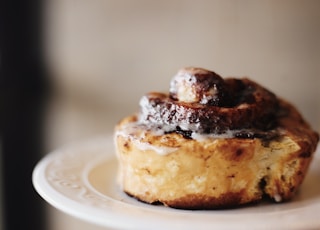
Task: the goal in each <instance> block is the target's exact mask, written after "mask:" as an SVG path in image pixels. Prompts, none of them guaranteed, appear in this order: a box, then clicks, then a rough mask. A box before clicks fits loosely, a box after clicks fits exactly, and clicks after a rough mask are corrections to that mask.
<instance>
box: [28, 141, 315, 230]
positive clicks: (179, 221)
mask: <svg viewBox="0 0 320 230" xmlns="http://www.w3.org/2000/svg"><path fill="white" fill-rule="evenodd" d="M319 165H320V154H319V151H317V153H316V157H315V159H314V161H313V163H312V165H311V168H310V170H309V173H308V175H307V177H306V179H305V181H304V183H303V185H302V187H301V188H300V191H299V193H298V194H297V196H296V197H295V199H294V200H292V201H290V202H287V203H281V204H274V203H267V202H265V203H261V204H259V205H250V206H246V207H242V208H239V209H230V210H213V211H187V210H176V209H172V208H168V207H164V206H161V205H158V206H155V205H148V204H144V203H142V202H139V201H136V200H135V199H133V198H131V197H128V196H127V195H125V194H124V193H123V192H122V191H121V190H120V189H119V187H118V186H117V183H116V178H117V159H116V156H115V154H114V148H113V140H112V138H111V137H105V138H99V139H96V140H93V141H89V142H86V143H81V144H74V145H72V146H69V147H64V148H61V149H59V150H56V151H54V152H52V153H50V154H48V155H47V156H46V157H45V158H44V159H42V160H41V161H40V162H39V163H38V165H37V166H36V168H35V170H34V172H33V183H34V186H35V188H36V190H37V192H38V193H39V194H40V195H41V196H42V197H43V198H44V199H45V200H46V201H47V202H49V203H50V204H51V205H53V206H54V207H56V208H58V209H60V210H61V211H64V212H66V213H68V214H70V215H72V216H75V217H77V218H80V219H82V220H86V221H89V222H92V223H95V224H98V225H102V226H106V227H114V228H119V229H159V230H160V229H161V230H163V229H184V230H186V229H320V167H319Z"/></svg>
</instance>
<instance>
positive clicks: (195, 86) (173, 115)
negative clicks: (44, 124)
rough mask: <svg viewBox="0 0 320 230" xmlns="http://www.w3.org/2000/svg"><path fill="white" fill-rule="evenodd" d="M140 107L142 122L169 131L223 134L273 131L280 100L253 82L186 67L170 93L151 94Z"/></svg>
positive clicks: (172, 84)
mask: <svg viewBox="0 0 320 230" xmlns="http://www.w3.org/2000/svg"><path fill="white" fill-rule="evenodd" d="M140 106H141V112H140V122H142V123H149V124H154V125H157V126H164V127H165V126H166V127H171V130H170V129H169V131H172V130H175V131H177V132H189V131H191V132H192V131H194V132H198V133H206V134H209V133H217V134H219V133H222V132H224V131H226V130H239V129H252V130H262V131H265V130H269V129H270V128H272V126H273V125H274V124H273V122H274V120H275V119H274V118H275V114H276V111H277V108H278V100H277V98H276V96H275V95H274V94H273V93H272V92H270V91H268V90H267V89H265V88H263V87H262V86H260V85H258V84H257V83H255V82H253V81H251V80H249V79H246V78H244V79H235V78H228V79H225V80H224V79H223V78H221V77H220V76H219V75H217V74H216V73H214V72H212V71H208V70H205V69H200V68H186V69H183V70H180V71H179V72H178V74H177V75H176V76H175V77H174V78H173V79H172V81H171V85H170V93H169V94H164V93H148V94H147V95H145V96H144V97H143V98H142V99H141V101H140ZM239 135H240V134H239ZM239 137H241V136H239Z"/></svg>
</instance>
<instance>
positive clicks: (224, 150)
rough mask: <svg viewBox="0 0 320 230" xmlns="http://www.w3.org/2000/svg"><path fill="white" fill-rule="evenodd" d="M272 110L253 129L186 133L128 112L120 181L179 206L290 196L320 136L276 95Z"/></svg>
mask: <svg viewBox="0 0 320 230" xmlns="http://www.w3.org/2000/svg"><path fill="white" fill-rule="evenodd" d="M192 106H194V105H192ZM155 108H158V107H156V106H155ZM277 111H278V112H277V114H276V116H275V117H274V118H273V122H274V124H276V126H274V127H273V128H272V129H268V130H263V131H261V130H260V131H257V130H254V131H253V132H254V134H251V133H250V131H248V130H246V129H242V130H241V129H240V130H239V129H237V130H230V132H231V134H230V133H229V134H228V133H226V132H225V133H200V134H199V133H196V132H191V134H190V132H188V135H186V133H185V131H183V132H179V130H180V129H179V130H175V131H170V130H169V131H168V130H167V131H166V130H164V127H163V126H159V124H157V123H156V122H152V123H146V122H141V117H140V115H141V113H140V114H134V115H131V116H128V117H126V118H124V119H123V120H122V121H120V122H119V123H118V125H117V126H116V128H115V144H116V150H117V151H116V152H117V156H118V159H119V162H120V169H119V184H120V185H121V187H122V189H123V191H124V192H126V193H127V194H129V195H130V196H133V197H135V198H137V199H138V200H141V201H144V202H146V203H151V204H152V203H158V202H160V203H162V204H164V205H166V206H169V207H173V208H180V209H218V208H226V207H236V206H239V205H243V204H248V203H253V202H257V201H260V200H262V199H263V198H264V197H265V196H267V197H270V198H271V199H272V200H274V201H275V202H282V201H286V200H289V199H291V198H292V197H293V196H294V195H295V193H296V191H297V190H298V188H299V186H300V185H301V183H302V182H303V180H304V177H305V175H306V173H307V171H308V167H309V164H310V162H311V160H312V157H313V153H314V152H315V150H316V146H317V143H318V140H319V136H318V134H317V133H316V132H314V131H313V130H312V129H311V128H310V126H309V125H308V124H307V123H306V122H305V121H304V119H303V118H302V116H301V115H300V113H299V112H298V111H297V110H296V109H295V107H294V106H293V105H291V104H290V103H288V102H286V101H284V100H282V99H277ZM142 113H143V112H142ZM155 123H156V125H154V124H155ZM180 131H181V130H180Z"/></svg>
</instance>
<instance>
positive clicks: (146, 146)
mask: <svg viewBox="0 0 320 230" xmlns="http://www.w3.org/2000/svg"><path fill="white" fill-rule="evenodd" d="M138 125H139V123H137V122H132V123H128V124H127V125H126V126H125V127H124V128H123V129H122V130H121V131H117V132H116V133H115V136H123V137H124V138H128V139H130V140H131V141H132V142H133V143H134V145H135V146H136V147H137V148H138V149H140V150H142V151H147V150H152V151H154V152H156V153H157V154H159V155H167V154H169V153H172V152H174V151H176V150H177V149H178V148H173V147H167V146H155V145H152V144H150V143H148V142H146V141H143V139H144V138H145V135H146V133H145V132H146V131H152V132H153V133H152V134H153V135H155V136H161V135H163V134H164V133H165V131H164V130H163V129H158V128H152V129H150V127H146V129H145V130H146V131H142V132H138V130H139V129H138ZM140 125H141V124H140ZM142 125H143V124H142Z"/></svg>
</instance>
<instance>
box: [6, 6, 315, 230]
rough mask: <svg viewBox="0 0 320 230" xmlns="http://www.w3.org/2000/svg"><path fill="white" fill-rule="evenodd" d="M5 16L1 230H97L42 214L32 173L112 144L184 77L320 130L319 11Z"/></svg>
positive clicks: (156, 9) (78, 9) (126, 9)
mask: <svg viewBox="0 0 320 230" xmlns="http://www.w3.org/2000/svg"><path fill="white" fill-rule="evenodd" d="M8 2H9V1H8ZM6 7H7V8H4V9H6V10H4V12H3V19H4V20H2V21H3V27H2V28H3V30H4V32H5V33H4V35H3V39H2V40H1V42H2V47H1V48H3V54H2V58H1V62H2V77H1V101H0V102H1V142H0V147H1V163H2V166H1V168H2V172H3V173H2V174H1V175H2V176H3V177H2V186H1V193H2V195H3V196H2V202H1V203H2V204H3V205H2V218H1V222H2V225H3V226H4V224H6V226H7V228H6V229H10V230H11V229H20V227H21V229H22V227H23V225H25V224H29V225H28V226H33V224H34V222H41V224H39V226H36V225H34V228H32V229H49V230H61V229H70V230H71V229H77V230H87V229H91V230H98V229H105V228H102V227H99V226H94V225H92V224H88V223H85V222H83V221H81V220H77V219H74V218H73V217H70V216H68V215H66V214H64V213H61V212H60V211H57V210H56V209H54V208H52V207H51V206H49V205H47V204H46V202H44V201H43V200H42V199H41V198H40V196H38V195H37V194H36V193H35V192H34V190H33V188H32V186H31V172H32V169H33V167H34V165H35V163H36V162H37V161H38V160H39V159H40V158H41V157H43V156H44V155H45V154H46V153H47V152H50V151H51V150H53V149H55V148H57V147H59V146H61V145H63V144H67V143H69V142H72V141H76V140H83V139H89V138H93V137H95V136H98V135H107V134H110V133H112V132H113V127H114V125H115V123H116V122H117V121H118V120H119V119H121V118H122V117H124V116H126V115H128V114H131V113H133V112H135V111H137V110H138V101H139V99H140V97H141V96H142V95H143V94H145V93H146V92H149V91H167V90H168V89H169V82H170V79H171V78H172V77H173V75H175V73H176V72H177V71H178V70H179V69H180V68H181V67H185V66H197V67H203V68H207V69H210V70H213V71H215V72H216V73H218V74H220V75H221V76H223V77H229V76H233V77H243V76H247V77H250V78H251V79H252V80H255V81H257V82H259V83H261V84H262V85H264V86H266V87H267V88H269V89H271V90H272V91H273V92H275V93H276V94H277V95H278V96H280V97H283V98H286V99H287V100H289V101H291V102H292V103H294V104H295V105H296V106H297V108H298V109H299V110H300V111H301V112H302V114H303V115H304V117H305V118H306V119H307V120H308V121H309V123H310V124H311V125H312V126H313V127H314V128H315V129H316V130H318V131H319V130H320V118H319V117H320V101H319V97H320V92H319V87H320V77H319V76H320V1H317V0H281V1H278V0H260V1H255V0H198V1H194V0H163V1H148V0H134V1H130V0H90V1H89V0H46V1H40V0H38V1H21V2H20V5H13V4H10V3H7V4H6ZM24 159H25V160H24ZM17 162H22V163H21V164H20V163H19V164H18V163H17ZM26 164H28V166H26ZM22 175H23V177H22ZM22 178H23V179H22ZM21 180H23V181H24V183H23V186H21V187H20V185H19V183H20V182H19V181H21ZM17 183H18V185H17ZM23 189H25V190H23ZM27 191H28V192H27ZM30 197H31V198H30ZM29 198H30V199H29ZM26 200H28V202H26ZM13 203H15V205H12V204H13ZM18 204H20V205H18ZM33 204H36V205H33ZM31 207H39V208H38V211H32V212H30V210H31ZM17 209H19V211H17ZM28 210H29V212H28ZM32 210H36V209H32ZM20 218H22V219H23V221H21V223H17V219H20ZM22 219H21V220H22ZM14 220H15V221H14ZM40 225H41V226H40ZM30 229H31V228H30Z"/></svg>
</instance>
